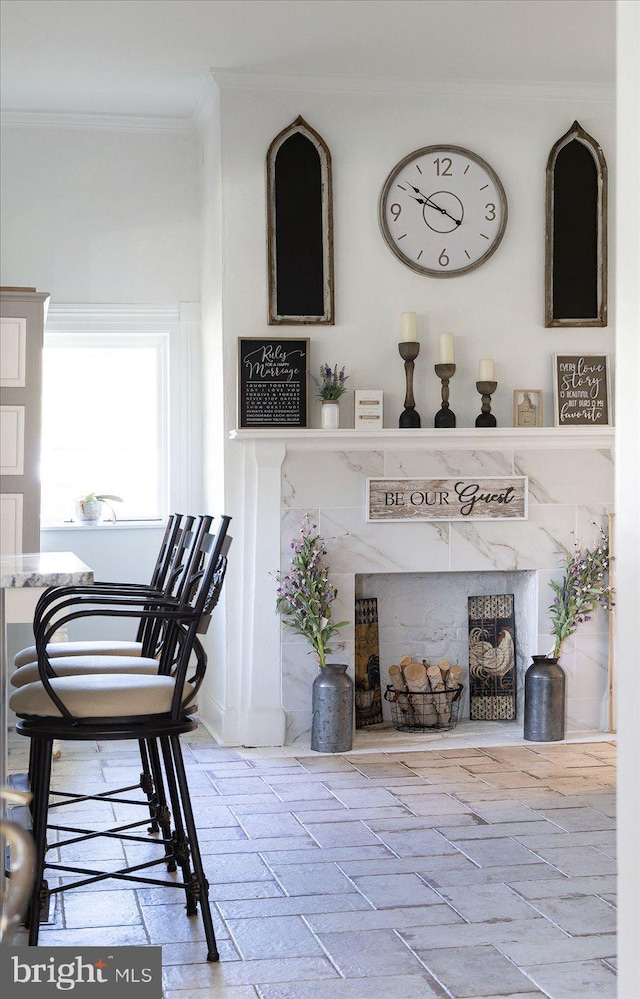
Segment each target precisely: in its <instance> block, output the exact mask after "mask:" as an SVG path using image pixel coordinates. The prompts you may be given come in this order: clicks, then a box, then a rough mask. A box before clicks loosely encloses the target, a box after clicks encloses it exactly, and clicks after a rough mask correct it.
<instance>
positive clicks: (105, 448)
mask: <svg viewBox="0 0 640 999" xmlns="http://www.w3.org/2000/svg"><path fill="white" fill-rule="evenodd" d="M178 319H179V314H178V310H177V309H176V310H166V309H157V310H154V309H150V310H149V309H145V308H144V307H139V308H138V309H135V308H131V307H129V308H124V307H117V306H111V307H97V306H96V307H95V308H89V307H77V308H76V309H75V310H74V308H73V307H70V306H60V307H58V309H55V308H54V307H52V309H51V310H50V313H49V317H48V320H47V323H46V327H45V341H44V355H43V400H42V403H43V410H42V459H41V461H42V464H41V476H42V511H41V512H42V525H43V526H47V525H52V524H61V523H65V522H69V521H71V520H72V519H73V518H74V514H75V503H76V500H77V499H79V498H80V497H82V496H84V495H86V494H88V493H89V492H96V493H98V494H100V493H108V494H113V495H116V496H119V497H121V498H122V502H121V503H114V504H112V505H113V507H114V509H115V512H116V514H117V519H118V522H119V523H121V522H122V521H127V520H128V521H131V520H136V521H141V520H142V521H144V520H149V521H151V520H159V519H161V518H164V517H165V516H166V514H167V512H168V508H169V503H170V501H171V503H172V504H173V502H174V498H175V499H182V495H181V490H180V489H178V490H175V489H174V490H171V488H170V477H171V476H170V470H171V469H170V457H171V449H170V434H169V400H170V398H171V400H172V404H173V403H177V405H176V406H175V408H176V410H177V412H176V413H175V414H174V415H175V416H176V418H177V420H178V423H179V422H180V419H179V408H180V405H179V404H180V399H179V392H178V393H177V394H176V388H175V383H176V381H179V378H177V376H176V373H175V372H174V373H173V375H172V380H173V382H174V387H173V391H172V390H171V386H170V381H171V379H170V377H169V371H170V366H171V362H172V361H173V362H174V367H175V366H176V364H177V360H178V357H179V355H180V353H181V351H180V350H178V349H177V346H178V344H177V340H178V335H179V322H178ZM175 450H176V451H180V448H179V447H176V448H175ZM177 457H178V458H179V459H180V460H185V459H186V457H187V456H186V454H177ZM171 471H172V474H173V477H174V478H177V479H180V478H181V474H180V472H181V470H180V469H179V468H174V469H173V470H171ZM182 492H184V490H182Z"/></svg>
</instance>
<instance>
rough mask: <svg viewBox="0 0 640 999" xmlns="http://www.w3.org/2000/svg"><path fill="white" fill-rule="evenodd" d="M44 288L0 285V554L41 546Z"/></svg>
mask: <svg viewBox="0 0 640 999" xmlns="http://www.w3.org/2000/svg"><path fill="white" fill-rule="evenodd" d="M48 301H49V293H48V292H38V291H35V289H29V288H16V289H13V288H11V289H9V288H2V289H0V306H1V307H0V552H1V554H2V555H19V554H22V553H25V552H37V551H39V550H40V439H41V413H42V335H43V330H44V320H45V315H46V309H47V304H48Z"/></svg>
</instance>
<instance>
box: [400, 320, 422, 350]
mask: <svg viewBox="0 0 640 999" xmlns="http://www.w3.org/2000/svg"><path fill="white" fill-rule="evenodd" d="M417 339H418V330H417V326H416V314H415V312H403V313H402V315H401V316H400V342H401V343H408V342H409V340H417Z"/></svg>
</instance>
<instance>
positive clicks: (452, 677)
mask: <svg viewBox="0 0 640 999" xmlns="http://www.w3.org/2000/svg"><path fill="white" fill-rule="evenodd" d="M461 680H462V666H458V665H455V666H452V667H451V669H450V670H449V672H448V673H447V676H446V679H445V685H446V688H447V690H455V689H456V687H457V686H458V685H459V684H460V683H461Z"/></svg>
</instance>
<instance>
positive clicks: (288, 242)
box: [275, 132, 324, 316]
mask: <svg viewBox="0 0 640 999" xmlns="http://www.w3.org/2000/svg"><path fill="white" fill-rule="evenodd" d="M275 171H276V176H275V185H276V219H277V224H276V261H277V270H278V289H277V296H278V297H277V303H278V314H279V315H281V316H321V315H322V314H323V312H324V297H323V286H324V268H323V261H322V176H321V169H320V157H319V156H318V150H317V149H316V147H315V146H314V145H313V143H311V142H310V141H309V139H308V138H307V137H306V136H305V135H302V133H301V132H295V133H294V134H293V135H291V136H289V138H288V139H287V140H286V141H285V142H283V143H282V145H281V146H280V149H279V150H278V153H277V155H276V162H275Z"/></svg>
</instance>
